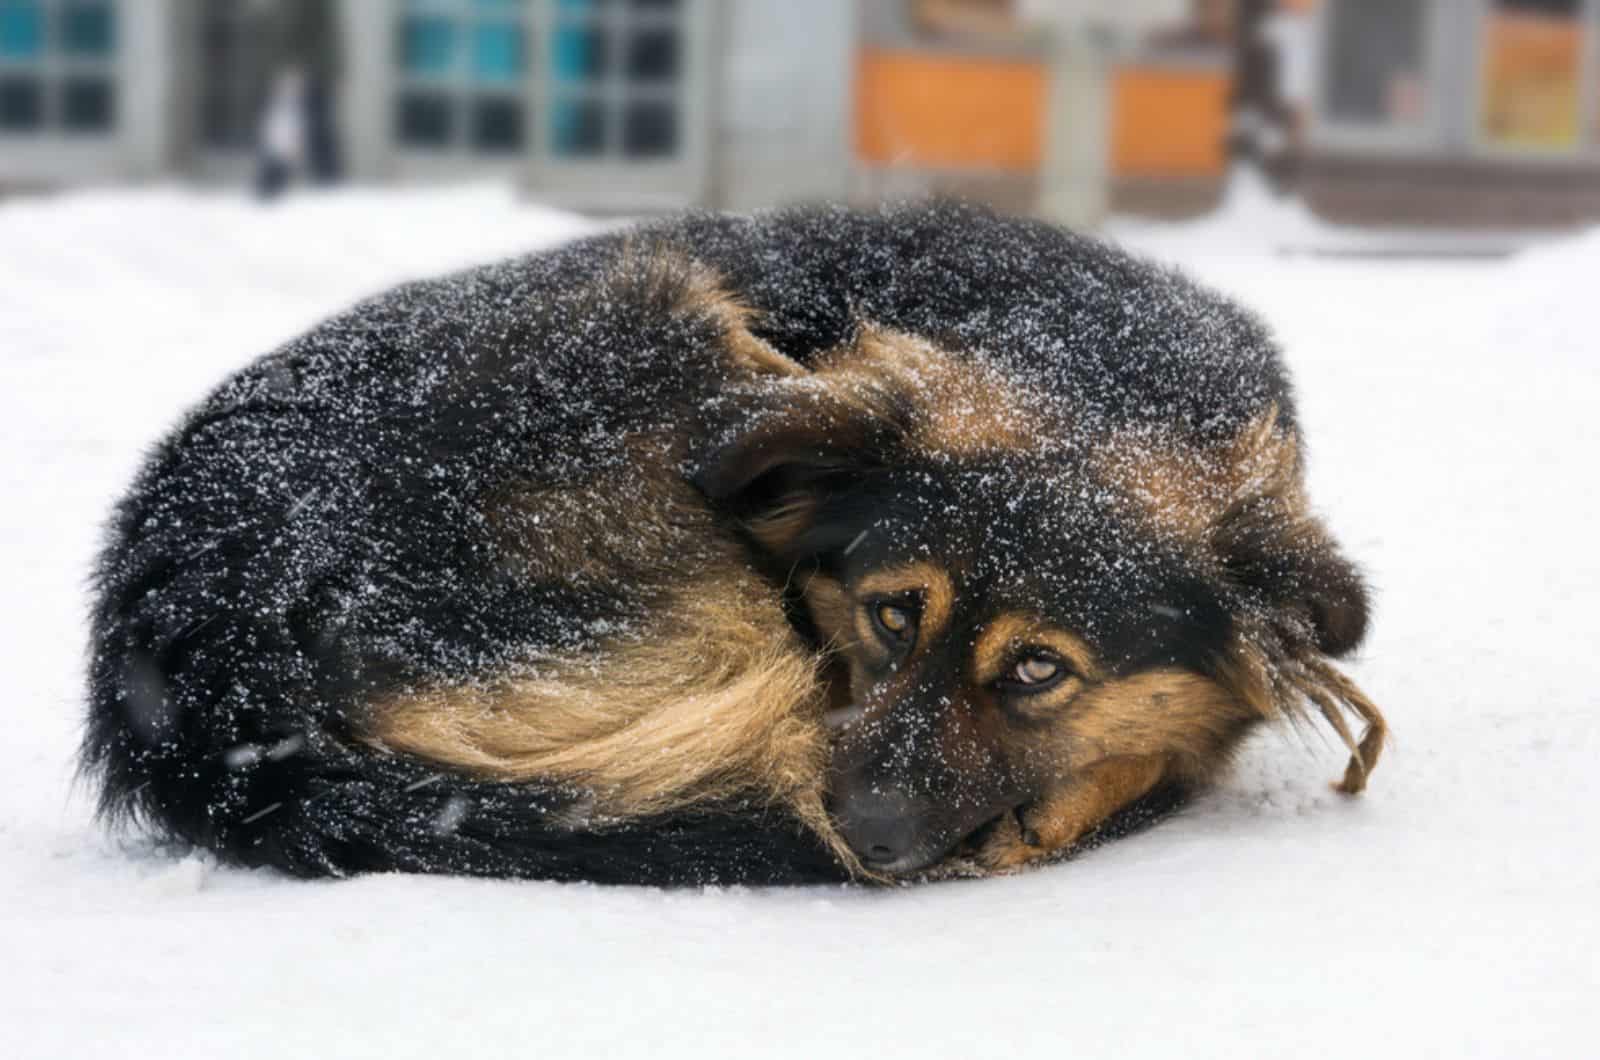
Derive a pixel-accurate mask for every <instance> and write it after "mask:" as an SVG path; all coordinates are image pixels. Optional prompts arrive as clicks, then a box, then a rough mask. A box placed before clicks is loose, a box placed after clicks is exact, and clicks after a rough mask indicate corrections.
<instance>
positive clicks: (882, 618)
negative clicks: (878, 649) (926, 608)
mask: <svg viewBox="0 0 1600 1060" xmlns="http://www.w3.org/2000/svg"><path fill="white" fill-rule="evenodd" d="M872 622H873V624H874V625H876V626H877V627H878V633H879V634H880V635H881V636H882V637H883V638H884V639H885V640H887V641H889V642H890V643H892V644H899V643H903V642H904V641H907V640H909V639H911V636H912V635H913V634H914V633H915V632H916V628H917V615H916V612H915V611H913V610H911V608H909V607H906V606H905V605H903V604H894V603H883V602H879V603H876V604H873V605H872Z"/></svg>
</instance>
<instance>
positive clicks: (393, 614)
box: [85, 205, 1384, 882]
mask: <svg viewBox="0 0 1600 1060" xmlns="http://www.w3.org/2000/svg"><path fill="white" fill-rule="evenodd" d="M1300 453H1301V446H1300V441H1299V431H1298V427H1297V425H1296V422H1295V418H1294V409H1293V400H1292V395H1291V394H1290V392H1289V388H1288V384H1287V381H1286V380H1285V378H1284V375H1283V370H1282V367H1281V364H1280V363H1279V360H1278V358H1277V354H1276V352H1275V350H1274V349H1273V347H1272V344H1271V343H1270V341H1269V340H1268V339H1267V337H1266V336H1265V335H1264V333H1263V332H1262V330H1261V329H1260V328H1259V326H1258V325H1256V324H1255V322H1254V321H1253V320H1251V319H1250V318H1249V317H1248V316H1246V315H1244V314H1243V313H1241V312H1239V311H1238V310H1237V309H1235V308H1233V307H1232V306H1230V305H1229V304H1228V303H1226V302H1224V301H1223V300H1221V299H1219V298H1217V297H1215V296H1213V295H1210V294H1207V293H1205V292H1202V291H1200V290H1198V289H1196V288H1195V287H1193V286H1192V285H1190V284H1189V283H1187V282H1186V281H1184V280H1182V279H1181V278H1179V277H1176V276H1174V275H1171V274H1169V273H1165V272H1161V271H1159V270H1155V269H1152V268H1150V267H1149V266H1146V265H1143V264H1141V263H1138V262H1135V261H1132V260H1130V259H1128V258H1126V257H1124V256H1122V255H1120V254H1118V253H1117V252H1115V251H1113V250H1111V249H1109V248H1107V247H1105V246H1104V245H1102V244H1099V243H1095V242H1092V241H1087V240H1083V239H1079V238H1076V237H1073V236H1071V235H1068V234H1066V233H1063V232H1061V231H1059V230H1056V229H1053V228H1050V227H1048V226H1044V225H1039V224H1034V223H1031V222H1025V221H1015V220H1004V219H1000V218H997V217H994V216H992V215H990V214H987V213H984V212H981V211H976V210H972V209H968V208H964V207H958V206H948V205H946V206H930V207H915V208H904V209H896V210H888V211H884V212H881V213H877V214H858V213H852V212H848V211H843V210H803V211H791V212H785V213H779V214H774V215H769V216H764V217H758V218H753V219H742V218H731V217H713V216H687V217H684V218H680V219H675V220H672V221H668V222H663V223H659V224H656V225H652V226H647V227H645V228H643V229H640V230H636V231H634V232H630V233H625V234H619V235H611V236H605V237H600V238H598V239H593V240H589V241H586V242H583V243H579V244H575V245H573V246H571V247H569V248H566V249H564V250H561V251H557V252H554V253H551V254H547V255H542V256H537V257H531V258H526V259H520V260H515V261H511V262H507V263H504V264H501V265H496V266H489V267H486V268H483V269H479V270H475V271H473V272H469V273H465V274H462V275H460V276H456V277H451V278H448V279H446V280H443V281H436V282H433V283H426V284H417V285H411V286H408V287H403V288H400V289H398V290H396V291H394V292H391V293H389V294H387V295H384V296H381V297H379V298H377V299H374V300H372V301H370V302H367V303H364V304H363V305H361V306H358V307H356V308H355V309H354V310H352V311H350V312H349V313H347V314H344V315H342V316H340V317H338V318H336V319H334V320H332V321H330V322H328V323H327V324H324V325H323V326H322V327H320V328H318V329H316V330H314V331H313V332H311V333H310V334H309V335H307V336H306V337H304V338H303V339H300V340H298V341H296V342H295V343H291V344H290V345H289V346H288V347H286V348H285V349H283V350H281V351H279V352H277V353H275V354H273V355H271V356H269V357H267V358H265V359H263V360H262V361H261V362H259V363H258V364H257V365H256V366H254V367H253V368H251V369H248V370H246V371H245V372H243V373H241V374H240V375H239V376H237V377H235V378H234V379H232V380H230V381H229V382H228V383H226V384H224V386H223V387H222V388H221V389H220V390H219V391H218V392H217V393H216V394H215V395H213V396H212V397H211V398H210V399H208V401H207V402H206V403H204V404H203V405H202V406H201V408H199V409H198V410H196V411H195V412H194V413H192V414H191V415H190V416H189V417H188V419H186V420H185V422H184V423H183V424H182V425H180V427H179V428H178V430H177V431H176V432H175V434H174V435H173V436H172V437H171V438H170V439H168V441H167V442H165V443H164V444H163V445H162V447H161V448H160V449H158V450H157V452H156V453H155V454H154V455H153V457H152V459H151V461H150V463H149V464H148V465H147V467H146V469H145V471H144V472H143V473H142V474H141V476H140V478H139V480H138V481H137V482H136V483H135V484H134V487H133V489H132V490H131V491H130V493H129V495H128V496H127V498H125V499H124V501H123V502H122V504H121V505H120V506H119V508H118V510H117V513H116V517H115V521H114V523H113V526H112V530H111V536H110V541H109V544H108V546H107V548H106V550H105V553H104V554H103V557H102V561H101V565H100V568H99V574H98V580H97V584H98V588H99V598H98V604H97V608H96V612H95V621H94V643H93V649H94V650H93V657H92V664H91V675H90V694H91V713H90V719H89V732H88V737H87V740H86V745H85V759H86V763H87V764H88V765H89V766H90V767H91V768H92V769H94V770H95V771H97V773H98V775H99V776H100V777H101V779H102V783H103V789H102V790H103V800H102V805H103V807H104V809H105V810H106V811H107V812H109V813H111V814H130V815H133V816H136V817H139V818H141V819H142V820H144V821H146V822H147V823H149V824H150V825H152V826H154V827H155V828H157V829H158V830H160V831H163V832H165V833H167V834H170V835H173V836H175V837H178V838H181V839H184V840H187V841H190V842H195V843H198V844H201V845H203V846H206V847H209V848H212V849H214V850H216V851H218V852H219V853H221V854H222V855H223V856H225V857H227V858H229V859H231V860H234V861H238V862H241V863H245V864H267V865H275V866H278V867H280V868H283V869H286V870H288V871H291V872H295V873H299V874H305V875H320V874H329V873H333V874H340V873H347V872H354V871H364V870H383V869H405V870H415V871H447V872H465V873H476V874H485V875H518V876H534V877H550V878H588V879H600V880H622V881H651V882H706V881H732V880H748V881H779V880H800V879H818V878H830V877H840V876H845V875H850V874H855V875H860V876H866V877H870V878H880V879H881V878H887V877H891V876H908V875H914V874H922V873H932V874H939V873H944V872H955V871H1001V870H1008V869H1011V868H1015V867H1017V866H1020V865H1023V864H1027V863H1030V862H1032V861H1036V860H1040V859H1043V858H1048V857H1050V856H1053V855H1055V854H1058V853H1060V852H1062V851H1064V850H1067V849H1070V848H1071V847H1072V846H1073V845H1074V844H1076V843H1077V842H1078V841H1079V840H1081V839H1084V838H1085V837H1087V836H1092V835H1094V834H1096V833H1099V834H1104V832H1105V826H1106V825H1107V822H1108V821H1114V820H1118V819H1129V815H1130V814H1134V813H1137V811H1138V810H1139V809H1140V808H1141V807H1145V808H1148V807H1153V806H1157V805H1168V804H1170V803H1171V801H1172V800H1173V798H1175V797H1177V796H1180V795H1182V794H1183V793H1185V792H1187V791H1189V790H1192V789H1193V787H1194V786H1196V785H1198V784H1201V783H1204V782H1205V781H1207V780H1209V779H1210V778H1211V777H1212V776H1214V775H1215V773H1216V772H1217V770H1218V769H1219V768H1220V767H1221V766H1222V765H1223V764H1225V762H1226V761H1227V758H1228V756H1229V753H1230V752H1231V750H1232V749H1233V748H1234V747H1235V746H1236V745H1237V743H1238V741H1239V739H1240V738H1241V737H1242V735H1243V734H1244V733H1245V732H1246V731H1247V730H1248V729H1249V728H1250V727H1251V726H1252V725H1253V724H1255V723H1256V722H1259V721H1262V720H1267V719H1270V718H1276V717H1281V716H1285V715H1290V716H1293V715H1295V714H1298V713H1300V712H1301V711H1302V710H1303V709H1304V707H1305V706H1306V705H1307V704H1309V705H1310V707H1312V708H1314V709H1315V710H1317V711H1318V712H1320V713H1321V714H1322V715H1323V716H1324V717H1325V718H1327V720H1328V721H1329V723H1330V724H1332V725H1333V726H1334V728H1335V729H1336V731H1338V732H1339V734H1340V735H1341V737H1342V738H1344V739H1345V741H1346V742H1347V743H1348V744H1349V745H1350V747H1351V750H1352V763H1351V767H1350V770H1349V772H1348V773H1347V775H1346V778H1345V780H1344V782H1343V787H1344V788H1345V790H1348V791H1352V792H1354V791H1357V790H1359V789H1360V788H1361V786H1362V785H1363V784H1364V782H1365V778H1366V775H1367V773H1368V771H1370V769H1371V767H1372V765H1373V764H1374V763H1375V761H1376V758H1377V755H1378V752H1379V751H1380V750H1381V746H1382V740H1383V734H1384V727H1383V722H1382V719H1381V717H1380V716H1379V715H1378V713H1377V711H1376V709H1375V708H1373V707H1372V705H1371V704H1370V703H1369V702H1367V700H1366V699H1365V698H1364V697H1362V696H1361V694H1360V693H1359V691H1358V690H1356V689H1355V688H1354V686H1352V685H1351V684H1350V683H1349V682H1348V681H1347V680H1346V679H1345V678H1343V677H1342V676H1341V675H1339V674H1338V673H1337V671H1335V670H1334V669H1333V668H1332V667H1331V666H1330V665H1329V664H1328V663H1327V662H1326V658H1327V657H1330V656H1338V655H1341V654H1343V653H1345V652H1347V651H1349V650H1350V649H1352V648H1353V647H1354V646H1355V645H1356V644H1357V643H1358V642H1359V641H1360V639H1361V637H1362V635H1363V633H1364V631H1365V626H1366V614H1367V607H1366V596H1365V592H1364V590H1363V588H1362V586H1361V582H1360V579H1359V577H1358V576H1357V574H1356V572H1355V571H1354V569H1353V568H1352V567H1351V566H1350V565H1349V564H1348V562H1346V561H1345V560H1344V559H1343V558H1341V557H1340V556H1339V555H1338V553H1337V551H1336V549H1335V547H1334V545H1333V543H1332V541H1331V540H1330V539H1329V537H1328V535H1327V533H1326V532H1325V530H1323V528H1322V527H1321V525H1320V524H1319V523H1318V522H1317V521H1316V520H1315V519H1314V518H1313V517H1312V516H1311V515H1310V514H1309V511H1308V504H1307V500H1306V497H1305V493H1304V489H1303V467H1302V462H1301V456H1300ZM1346 711H1352V712H1354V713H1356V714H1357V715H1359V716H1360V717H1361V718H1362V719H1364V720H1365V721H1366V722H1367V723H1368V725H1367V730H1366V732H1365V734H1364V735H1363V736H1362V738H1361V739H1360V740H1359V741H1358V740H1357V739H1356V737H1355V735H1354V734H1353V733H1352V732H1351V730H1350V728H1349V726H1348V724H1347V723H1346V722H1345V721H1344V716H1343V715H1344V712H1346ZM1119 815H1120V816H1119Z"/></svg>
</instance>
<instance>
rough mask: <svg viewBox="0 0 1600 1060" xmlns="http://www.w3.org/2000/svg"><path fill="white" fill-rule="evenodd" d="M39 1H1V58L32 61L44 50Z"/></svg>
mask: <svg viewBox="0 0 1600 1060" xmlns="http://www.w3.org/2000/svg"><path fill="white" fill-rule="evenodd" d="M39 6H40V5H39V0H0V56H3V57H5V58H8V59H32V58H35V57H37V56H38V55H39V53H40V52H42V51H43V50H44V27H43V24H42V23H43V21H44V19H43V16H42V15H41V14H40V12H39Z"/></svg>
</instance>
